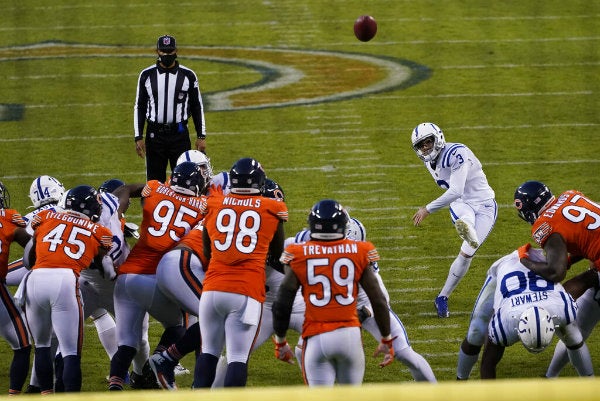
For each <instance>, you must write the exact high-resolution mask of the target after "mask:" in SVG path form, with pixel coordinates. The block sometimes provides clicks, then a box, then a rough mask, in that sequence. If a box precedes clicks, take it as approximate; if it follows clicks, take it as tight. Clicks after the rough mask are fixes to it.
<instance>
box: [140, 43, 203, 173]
mask: <svg viewBox="0 0 600 401" xmlns="http://www.w3.org/2000/svg"><path fill="white" fill-rule="evenodd" d="M156 53H157V54H158V59H157V61H156V64H155V65H152V66H150V67H148V68H146V69H144V70H143V71H142V72H141V73H140V77H139V80H138V85H137V93H136V98H135V106H134V109H133V130H134V136H135V150H136V152H137V154H138V156H139V157H142V158H143V157H144V156H145V157H146V180H147V181H150V180H158V181H160V182H165V181H166V178H167V174H166V170H167V164H169V163H170V165H171V170H173V168H174V167H175V165H176V164H177V158H178V157H179V156H180V155H181V154H182V153H183V152H185V151H187V150H190V149H191V147H192V144H191V141H190V135H189V131H188V119H189V118H190V117H191V118H192V119H193V121H194V128H195V129H196V135H197V139H196V149H198V150H199V151H202V152H204V150H205V148H206V127H205V124H204V108H203V105H202V97H201V95H200V89H199V87H198V78H197V77H196V74H195V73H194V71H192V70H191V69H189V68H187V67H184V66H183V65H181V64H179V62H178V61H177V44H176V43H175V38H174V37H173V36H169V35H164V36H161V37H160V38H158V41H157V43H156ZM146 123H147V124H146ZM144 124H146V140H145V141H144V135H143V133H144Z"/></svg>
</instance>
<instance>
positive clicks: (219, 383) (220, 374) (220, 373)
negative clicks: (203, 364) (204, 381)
mask: <svg viewBox="0 0 600 401" xmlns="http://www.w3.org/2000/svg"><path fill="white" fill-rule="evenodd" d="M226 374H227V357H226V356H224V355H221V356H220V357H219V362H217V371H216V374H215V380H214V381H213V384H212V388H221V387H224V386H225V375H226Z"/></svg>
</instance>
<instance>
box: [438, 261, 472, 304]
mask: <svg viewBox="0 0 600 401" xmlns="http://www.w3.org/2000/svg"><path fill="white" fill-rule="evenodd" d="M472 259H473V258H466V257H464V256H463V255H462V254H458V256H457V257H456V259H454V262H452V264H451V265H450V271H449V272H448V278H446V283H445V284H444V287H443V288H442V291H440V294H439V295H440V296H444V297H449V296H450V294H452V291H454V289H455V288H456V286H458V283H459V282H460V280H462V278H463V277H464V276H465V274H467V271H468V270H469V266H471V260H472Z"/></svg>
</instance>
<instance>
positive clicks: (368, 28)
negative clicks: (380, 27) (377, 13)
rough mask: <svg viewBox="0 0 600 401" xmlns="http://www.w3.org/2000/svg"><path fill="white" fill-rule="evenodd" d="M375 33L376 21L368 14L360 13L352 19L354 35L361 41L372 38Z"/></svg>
mask: <svg viewBox="0 0 600 401" xmlns="http://www.w3.org/2000/svg"><path fill="white" fill-rule="evenodd" d="M376 33H377V22H376V21H375V19H374V18H373V17H371V16H370V15H361V16H360V17H358V18H357V19H356V21H354V35H355V36H356V38H357V39H358V40H360V41H362V42H368V41H369V40H371V39H373V37H374V36H375V34H376Z"/></svg>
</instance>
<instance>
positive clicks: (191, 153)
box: [177, 149, 213, 182]
mask: <svg viewBox="0 0 600 401" xmlns="http://www.w3.org/2000/svg"><path fill="white" fill-rule="evenodd" d="M183 162H194V163H196V164H197V165H198V166H200V171H201V173H202V176H203V177H204V179H205V180H206V181H207V182H208V181H210V179H211V178H212V176H213V171H212V166H211V165H210V159H209V158H208V157H207V156H206V155H205V154H204V153H202V152H200V151H199V150H196V149H192V150H186V151H185V152H183V153H182V154H181V155H180V156H179V158H178V159H177V165H179V164H181V163H183Z"/></svg>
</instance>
